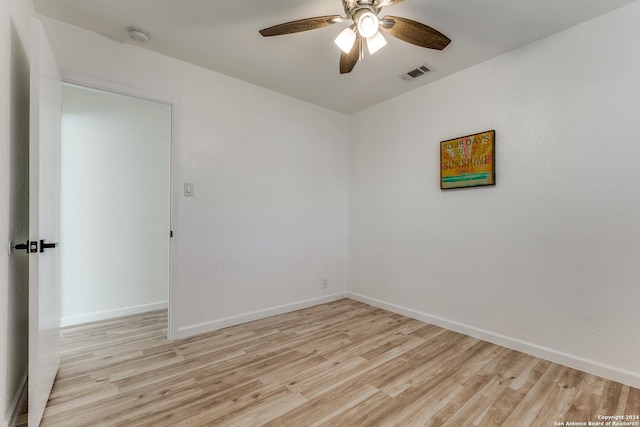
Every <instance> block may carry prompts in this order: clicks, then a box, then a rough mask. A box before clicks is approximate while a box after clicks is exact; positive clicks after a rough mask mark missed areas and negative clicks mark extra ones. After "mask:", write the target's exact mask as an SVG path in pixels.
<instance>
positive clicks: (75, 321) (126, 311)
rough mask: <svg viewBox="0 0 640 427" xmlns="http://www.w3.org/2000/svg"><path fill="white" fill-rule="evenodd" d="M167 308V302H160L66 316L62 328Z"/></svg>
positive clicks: (61, 322) (61, 321) (62, 320)
mask: <svg viewBox="0 0 640 427" xmlns="http://www.w3.org/2000/svg"><path fill="white" fill-rule="evenodd" d="M167 307H168V304H167V301H160V302H154V303H151V304H143V305H135V306H131V307H121V308H117V309H114V310H105V311H95V312H92V313H84V314H77V315H74V316H65V317H63V318H62V319H60V326H61V327H65V326H72V325H81V324H83V323H89V322H96V321H98V320H107V319H113V318H114V317H122V316H130V315H132V314H140V313H146V312H148V311H154V310H163V309H166V308H167Z"/></svg>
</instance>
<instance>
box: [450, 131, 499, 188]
mask: <svg viewBox="0 0 640 427" xmlns="http://www.w3.org/2000/svg"><path fill="white" fill-rule="evenodd" d="M495 141H496V131H495V130H489V131H486V132H482V133H476V134H473V135H468V136H463V137H460V138H455V139H449V140H447V141H442V142H441V143H440V189H441V190H449V189H452V188H464V187H481V186H485V185H495V184H496V164H495V153H496V149H495V148H496V147H495Z"/></svg>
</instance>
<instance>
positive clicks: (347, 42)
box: [334, 28, 356, 53]
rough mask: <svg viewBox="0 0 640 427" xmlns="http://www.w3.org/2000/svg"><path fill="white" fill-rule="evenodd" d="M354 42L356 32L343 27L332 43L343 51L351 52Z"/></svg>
mask: <svg viewBox="0 0 640 427" xmlns="http://www.w3.org/2000/svg"><path fill="white" fill-rule="evenodd" d="M355 42H356V33H355V32H353V30H352V29H351V28H345V29H344V30H342V32H341V33H340V34H338V37H336V39H335V40H334V43H335V44H336V45H337V46H338V47H339V48H340V50H342V51H343V52H344V53H349V52H351V49H353V45H354V44H355Z"/></svg>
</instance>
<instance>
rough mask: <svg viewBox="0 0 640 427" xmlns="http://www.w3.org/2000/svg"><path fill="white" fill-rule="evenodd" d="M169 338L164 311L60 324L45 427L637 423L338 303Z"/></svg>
mask: <svg viewBox="0 0 640 427" xmlns="http://www.w3.org/2000/svg"><path fill="white" fill-rule="evenodd" d="M166 329H167V315H166V311H157V312H151V313H147V314H143V315H136V316H130V317H126V318H120V319H115V320H111V321H105V322H99V323H93V324H87V325H82V326H77V327H71V328H66V329H63V331H62V346H63V349H62V362H61V366H60V371H59V373H58V377H57V379H56V382H55V384H54V388H53V391H52V393H51V398H50V400H49V403H48V405H47V409H46V411H45V414H44V419H43V422H42V425H43V426H65V427H71V426H203V425H208V426H222V425H238V426H258V425H269V426H278V425H287V426H296V427H298V426H313V425H330V426H349V427H353V426H407V425H421V426H422V425H425V426H517V427H520V426H554V422H556V421H564V422H566V421H580V422H585V423H587V422H589V421H598V419H597V416H598V415H622V414H624V415H640V390H638V389H635V388H631V387H628V386H625V385H622V384H619V383H616V382H613V381H608V380H605V379H603V378H600V377H596V376H593V375H589V374H585V373H583V372H580V371H577V370H574V369H570V368H567V367H564V366H561V365H558V364H554V363H550V362H548V361H545V360H542V359H538V358H535V357H532V356H528V355H526V354H523V353H519V352H517V351H513V350H509V349H506V348H503V347H499V346H497V345H493V344H490V343H487V342H484V341H480V340H477V339H474V338H471V337H468V336H465V335H461V334H458V333H454V332H451V331H448V330H445V329H442V328H438V327H436V326H433V325H429V324H425V323H423V322H419V321H417V320H413V319H409V318H407V317H404V316H400V315H397V314H393V313H390V312H388V311H385V310H381V309H378V308H375V307H371V306H368V305H366V304H362V303H359V302H355V301H352V300H348V299H344V300H340V301H337V302H334V303H330V304H323V305H319V306H316V307H312V308H309V309H305V310H300V311H296V312H293V313H289V314H285V315H281V316H275V317H271V318H268V319H263V320H259V321H255V322H251V323H247V324H244V325H240V326H235V327H231V328H226V329H223V330H219V331H215V332H212V333H208V334H203V335H199V336H196V337H192V338H188V339H182V340H175V341H172V342H169V341H167V340H166V338H165V337H166ZM24 421H25V420H24V417H23V418H22V419H21V422H23V423H24Z"/></svg>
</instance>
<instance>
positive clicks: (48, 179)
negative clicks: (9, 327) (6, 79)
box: [29, 18, 61, 426]
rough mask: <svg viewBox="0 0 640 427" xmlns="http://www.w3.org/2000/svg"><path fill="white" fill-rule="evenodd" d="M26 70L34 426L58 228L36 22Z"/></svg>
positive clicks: (48, 355) (56, 291) (53, 296)
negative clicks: (29, 62)
mask: <svg viewBox="0 0 640 427" xmlns="http://www.w3.org/2000/svg"><path fill="white" fill-rule="evenodd" d="M30 72H31V76H30V78H31V86H30V91H31V93H30V97H31V99H30V125H29V126H30V128H29V252H30V254H29V426H37V425H38V424H39V423H40V420H41V418H42V414H43V412H44V408H45V406H46V404H47V400H48V398H49V393H50V392H51V387H52V386H53V381H54V379H55V376H56V373H57V372H58V366H59V365H60V350H59V337H60V284H59V259H58V256H59V255H58V253H59V251H58V249H57V248H47V247H46V246H51V244H53V243H57V242H58V235H59V234H58V233H59V229H60V225H59V224H60V107H61V81H60V73H59V72H58V68H57V66H56V62H55V59H54V57H53V53H52V52H51V47H50V46H49V43H48V41H47V38H46V36H45V34H44V30H43V29H42V24H41V23H40V21H39V20H37V19H35V18H34V19H33V20H32V23H31V71H30ZM43 243H44V245H43ZM36 246H37V247H36Z"/></svg>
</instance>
